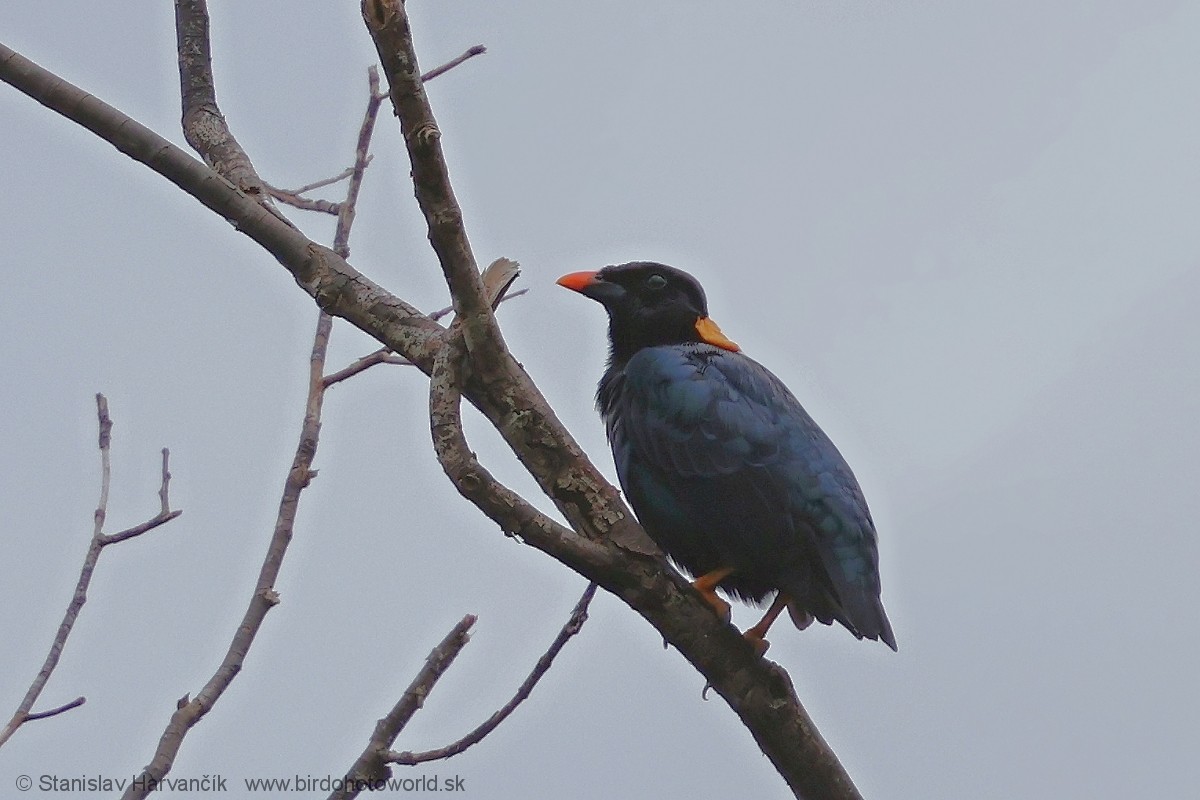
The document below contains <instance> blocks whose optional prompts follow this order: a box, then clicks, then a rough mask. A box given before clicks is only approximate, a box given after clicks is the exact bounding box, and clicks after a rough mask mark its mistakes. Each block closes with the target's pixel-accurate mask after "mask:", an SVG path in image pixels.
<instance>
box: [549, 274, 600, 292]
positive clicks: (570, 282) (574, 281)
mask: <svg viewBox="0 0 1200 800" xmlns="http://www.w3.org/2000/svg"><path fill="white" fill-rule="evenodd" d="M595 282H596V273H595V272H572V273H571V274H569V275H563V276H562V277H561V278H559V279H558V280H557V281H555V283H557V284H558V285H559V286H565V287H566V288H568V289H570V290H572V291H575V292H582V291H583V290H584V289H586V288H587V287H589V286H591V285H592V284H593V283H595Z"/></svg>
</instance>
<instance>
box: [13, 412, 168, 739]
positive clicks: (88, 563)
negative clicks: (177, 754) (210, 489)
mask: <svg viewBox="0 0 1200 800" xmlns="http://www.w3.org/2000/svg"><path fill="white" fill-rule="evenodd" d="M96 417H97V421H98V423H99V428H100V435H99V437H98V445H99V448H100V502H99V503H98V504H97V505H96V513H95V514H94V515H93V520H94V521H93V528H92V540H91V543H90V544H89V545H88V550H87V555H85V556H84V559H83V567H82V569H80V571H79V580H78V581H77V582H76V584H75V594H74V595H72V596H71V602H70V603H69V604H67V612H66V614H64V615H63V620H62V622H61V623H59V626H58V632H57V633H56V634H55V636H54V641H53V642H52V643H51V645H50V652H49V653H48V654H47V655H46V660H45V661H44V662H43V663H42V668H41V669H40V670H38V674H37V676H36V677H35V678H34V679H33V683H32V684H31V685H30V687H29V690H28V691H27V692H26V693H25V697H24V699H22V700H21V703H20V705H18V706H17V710H16V711H14V712H13V715H12V718H11V719H10V720H9V721H8V724H6V725H5V726H4V728H3V729H2V730H0V747H3V746H4V743H5V742H7V741H8V740H9V739H10V738H12V735H13V734H14V733H16V732H17V729H18V728H20V727H21V726H22V725H24V724H25V723H26V722H29V721H31V720H36V719H46V718H48V717H53V716H57V715H58V714H62V713H63V712H65V711H70V710H71V709H73V708H78V707H79V706H81V705H83V704H84V703H86V702H87V698H85V697H77V698H75V699H74V700H72V701H71V702H69V703H65V704H63V705H61V706H58V707H56V708H52V709H50V710H49V711H41V712H37V713H34V712H33V711H32V709H33V704H34V703H36V702H37V699H38V697H40V696H41V694H42V690H43V689H44V688H45V687H46V682H47V681H49V680H50V676H51V675H52V674H53V673H54V670H55V668H56V667H57V666H58V661H59V658H61V656H62V651H63V648H65V647H66V645H67V637H69V636H70V635H71V631H72V630H74V628H75V621H76V620H77V619H78V618H79V612H80V611H81V610H82V609H83V604H84V603H86V602H87V590H88V587H89V586H90V585H91V583H92V574H93V572H95V569H96V563H97V562H98V561H99V560H100V553H101V551H103V550H104V548H105V547H108V546H109V545H110V544H117V543H118V542H123V541H125V540H126V539H132V538H133V537H135V536H140V535H141V534H143V533H146V532H147V531H150V530H153V529H154V528H157V527H158V526H160V525H163V524H165V523H167V522H170V521H171V520H173V519H175V518H176V517H178V516H179V515H180V514H182V513H183V512H182V511H171V510H170V500H169V499H168V495H167V484H168V482H169V481H170V480H171V473H170V471H169V470H168V469H167V457H168V451H167V449H166V448H163V460H162V488H160V489H159V493H158V494H159V498H160V501H161V503H162V511H160V512H159V513H158V514H157V515H156V516H154V517H153V518H152V519H150V520H147V521H146V522H143V523H142V524H141V525H135V526H134V527H132V528H129V529H127V530H124V531H121V532H120V533H114V534H112V535H105V533H104V521H105V519H106V518H107V516H108V491H109V486H110V485H111V483H112V458H111V455H110V450H111V446H112V426H113V423H112V418H111V417H109V415H108V399H107V398H106V397H105V396H104V395H102V394H97V395H96Z"/></svg>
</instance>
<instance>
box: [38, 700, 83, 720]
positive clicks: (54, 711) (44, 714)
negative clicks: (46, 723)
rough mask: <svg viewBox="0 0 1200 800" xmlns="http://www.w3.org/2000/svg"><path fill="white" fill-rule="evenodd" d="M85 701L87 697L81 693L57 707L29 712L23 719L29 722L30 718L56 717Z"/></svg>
mask: <svg viewBox="0 0 1200 800" xmlns="http://www.w3.org/2000/svg"><path fill="white" fill-rule="evenodd" d="M86 702H87V698H86V697H84V696H83V695H80V696H79V697H76V698H75V699H74V700H72V701H71V702H69V703H63V704H62V705H61V706H59V707H58V708H51V709H49V710H48V711H38V712H30V713H28V714H26V715H25V721H26V722H30V721H31V720H35V719H49V718H50V717H57V716H58V715H59V714H61V713H63V712H64V711H70V710H71V709H72V708H79V707H80V706H81V705H83V704H84V703H86Z"/></svg>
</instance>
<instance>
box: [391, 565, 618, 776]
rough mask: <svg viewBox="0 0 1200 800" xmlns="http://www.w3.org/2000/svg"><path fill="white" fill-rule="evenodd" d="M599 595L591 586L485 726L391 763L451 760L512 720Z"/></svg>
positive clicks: (395, 756) (394, 756) (396, 755)
mask: <svg viewBox="0 0 1200 800" xmlns="http://www.w3.org/2000/svg"><path fill="white" fill-rule="evenodd" d="M595 594H596V584H594V583H589V584H588V586H587V588H586V589H584V590H583V595H582V596H581V597H580V598H579V602H578V603H576V604H575V608H573V609H572V610H571V616H570V617H569V618H568V619H567V622H566V624H565V625H563V627H562V630H560V631H559V632H558V636H556V637H554V641H553V642H551V643H550V647H549V649H547V650H546V652H545V653H543V654H542V657H541V658H539V659H538V660H537V664H535V665H534V667H533V671H532V672H530V673H529V677H527V678H526V679H525V680H524V681H523V682H522V683H521V685H520V686H519V687H517V692H516V694H514V695H513V696H512V699H511V700H509V701H508V702H507V703H505V704H504V706H503V707H502V708H501V709H500V710H499V711H497V712H496V713H495V714H492V715H491V716H490V717H488V718H487V719H486V720H484V721H483V723H482V724H481V725H480V726H479V727H477V728H475V730H473V731H471V732H470V733H468V734H467V735H466V736H464V737H462V738H461V739H459V740H458V741H456V742H452V743H451V744H448V745H446V746H445V747H439V748H437V749H436V750H426V751H425V752H423V753H413V752H411V751H407V750H406V751H405V752H403V753H388V754H387V760H388V761H389V762H390V763H392V764H404V765H415V764H422V763H424V762H426V761H437V760H439V759H443V758H450V757H451V756H456V755H458V754H459V753H461V752H463V751H464V750H466V749H467V748H468V747H471V746H472V745H476V744H479V742H481V741H483V738H484V737H485V736H487V735H488V734H489V733H491V732H492V731H494V730H495V729H496V728H497V727H498V726H499V725H500V723H501V722H504V720H506V719H507V718H508V715H509V714H511V713H512V712H514V711H516V710H517V706H519V705H521V703H523V702H524V701H525V700H526V698H528V697H529V695H530V693H531V692H532V691H533V687H535V686H537V683H538V681H540V680H541V679H542V676H543V675H545V674H546V672H547V671H549V669H550V665H551V664H553V663H554V659H555V657H556V656H557V655H558V653H559V651H561V650H562V649H563V646H564V645H566V643H567V642H568V641H569V640H570V639H571V637H572V636H574V635H575V634H577V633H579V631H580V630H581V629H582V628H583V623H584V622H586V621H587V610H588V605H589V604H590V603H591V602H592V597H594V596H595Z"/></svg>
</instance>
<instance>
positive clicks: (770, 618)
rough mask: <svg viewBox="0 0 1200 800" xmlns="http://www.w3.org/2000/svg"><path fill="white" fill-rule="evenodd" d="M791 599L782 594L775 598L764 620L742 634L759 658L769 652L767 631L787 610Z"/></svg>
mask: <svg viewBox="0 0 1200 800" xmlns="http://www.w3.org/2000/svg"><path fill="white" fill-rule="evenodd" d="M790 599H791V598H789V597H788V596H787V595H786V594H784V593H783V592H780V593H779V594H778V595H776V596H775V600H774V602H772V603H771V607H770V608H768V609H767V613H766V614H763V618H762V619H760V620H759V621H758V622H757V623H755V625H754V627H752V628H747V629H746V632H745V633H744V634H742V636H743V638H745V640H746V641H747V642H749V643H750V646H751V647H753V648H754V652H755V653H757V654H758V655H759V656H762V655H764V654H765V653H766V652H767V648H768V647H770V646H771V643H770V642H768V641H767V631H768V630H769V629H770V627H771V624H772V623H773V622H775V619H776V618H777V617H778V616H779V615H780V614H781V613H783V610H784V609H785V608H787V605H788V601H789V600H790Z"/></svg>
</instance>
